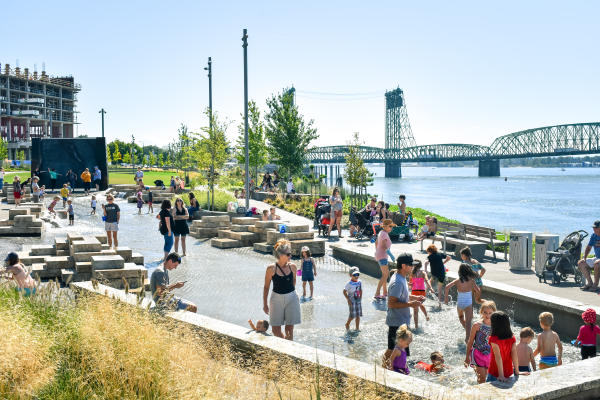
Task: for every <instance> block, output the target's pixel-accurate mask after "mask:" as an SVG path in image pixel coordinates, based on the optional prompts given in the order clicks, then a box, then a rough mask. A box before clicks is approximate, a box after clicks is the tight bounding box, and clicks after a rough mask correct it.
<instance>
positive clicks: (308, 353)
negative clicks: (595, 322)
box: [71, 282, 600, 400]
mask: <svg viewBox="0 0 600 400" xmlns="http://www.w3.org/2000/svg"><path fill="white" fill-rule="evenodd" d="M71 287H72V288H73V289H74V290H78V291H81V292H88V293H95V294H99V295H105V296H110V297H112V298H115V299H118V300H120V301H123V302H126V303H129V304H131V305H132V306H141V307H147V306H148V305H149V304H150V303H151V302H150V301H149V300H145V301H144V302H142V304H139V305H138V303H137V297H136V296H135V295H134V294H125V292H124V291H122V290H117V289H113V288H110V287H107V286H103V285H98V286H97V287H96V288H94V287H93V286H92V284H91V282H81V283H74V284H72V285H71ZM168 318H173V319H174V320H177V321H180V322H181V323H185V324H190V325H192V326H193V327H194V328H195V329H198V330H201V331H206V332H210V333H211V334H214V335H216V337H218V338H221V339H224V340H227V341H229V342H230V343H231V344H232V349H233V350H234V351H239V352H242V353H243V354H244V355H246V356H247V355H248V354H249V353H256V352H267V353H271V354H272V355H275V356H278V357H285V358H289V359H292V360H296V361H298V362H301V363H302V364H304V365H308V366H309V368H310V367H311V366H312V368H314V366H316V364H318V365H319V366H320V368H322V369H326V370H328V371H335V372H338V373H341V374H342V377H351V378H353V379H356V380H357V381H359V383H366V384H378V385H383V386H386V387H387V388H388V390H389V391H390V392H391V393H392V394H393V393H405V394H408V395H409V396H411V399H473V400H474V399H509V400H511V399H514V400H517V399H543V400H551V399H582V400H585V399H598V398H600V375H599V374H598V371H600V357H596V358H593V359H588V360H585V361H579V362H576V363H571V364H568V365H563V366H561V367H555V368H551V369H547V370H544V371H537V372H534V373H532V374H531V375H529V376H523V377H521V378H519V379H518V380H517V381H512V382H509V383H496V384H490V383H485V384H482V385H477V386H465V387H463V388H449V387H444V386H441V385H438V384H436V383H432V382H427V381H423V380H421V379H417V378H413V377H411V376H406V375H402V374H397V373H394V372H390V371H386V370H383V369H381V368H378V367H376V366H373V365H370V364H367V363H363V362H361V361H357V360H353V359H350V358H346V357H341V356H337V355H334V354H332V353H329V352H327V351H323V350H318V349H316V348H312V347H309V346H306V345H303V344H300V343H295V342H290V341H287V340H284V339H280V338H277V337H274V336H271V335H262V334H258V333H254V332H249V330H248V328H244V327H241V326H237V325H234V324H230V323H228V322H224V321H220V320H216V319H214V318H210V317H207V316H204V315H198V314H193V313H189V312H183V311H180V312H174V313H170V314H168Z"/></svg>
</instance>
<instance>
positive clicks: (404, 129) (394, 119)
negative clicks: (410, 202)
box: [307, 89, 600, 177]
mask: <svg viewBox="0 0 600 400" xmlns="http://www.w3.org/2000/svg"><path fill="white" fill-rule="evenodd" d="M385 96H386V127H385V130H386V140H385V148H380V147H370V146H360V152H359V153H360V155H361V158H362V159H363V160H364V162H365V163H385V176H386V177H401V176H402V170H401V165H402V162H435V161H473V160H476V161H479V176H500V159H505V158H526V157H547V156H565V155H582V154H596V153H600V122H588V123H578V124H565V125H555V126H545V127H541V128H535V129H527V130H524V131H520V132H514V133H510V134H508V135H504V136H500V137H499V138H497V139H496V140H494V141H493V142H492V144H491V145H490V146H481V145H476V144H459V143H450V144H431V145H423V146H417V145H416V143H415V140H414V137H413V135H412V130H411V128H410V122H409V120H408V115H407V113H406V106H405V101H404V93H403V92H402V90H401V89H396V90H393V91H390V92H386V94H385ZM347 153H348V146H326V147H318V148H316V149H314V150H312V151H311V152H309V154H308V155H307V158H308V161H309V162H310V163H313V164H342V163H344V162H345V158H346V154H347Z"/></svg>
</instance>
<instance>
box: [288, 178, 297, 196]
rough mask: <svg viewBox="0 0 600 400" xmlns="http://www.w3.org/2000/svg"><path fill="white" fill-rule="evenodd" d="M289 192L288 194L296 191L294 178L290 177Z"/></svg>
mask: <svg viewBox="0 0 600 400" xmlns="http://www.w3.org/2000/svg"><path fill="white" fill-rule="evenodd" d="M287 192H288V194H291V193H296V191H295V190H294V182H292V178H290V180H289V181H288V183H287Z"/></svg>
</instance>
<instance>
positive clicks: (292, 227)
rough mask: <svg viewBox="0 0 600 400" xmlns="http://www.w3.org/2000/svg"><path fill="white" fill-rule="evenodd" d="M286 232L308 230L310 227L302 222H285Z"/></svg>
mask: <svg viewBox="0 0 600 400" xmlns="http://www.w3.org/2000/svg"><path fill="white" fill-rule="evenodd" d="M284 225H285V232H286V233H297V232H308V231H309V230H310V227H309V226H308V225H302V224H284Z"/></svg>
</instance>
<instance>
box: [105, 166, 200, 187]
mask: <svg viewBox="0 0 600 400" xmlns="http://www.w3.org/2000/svg"><path fill="white" fill-rule="evenodd" d="M196 174H197V172H190V178H192V177H194V176H195V175H196ZM175 175H177V173H176V172H175V171H144V183H145V184H146V185H149V184H152V183H153V182H154V181H155V180H157V179H161V180H162V181H163V182H164V183H165V185H167V186H168V185H169V182H170V181H171V176H175ZM179 176H181V177H182V176H183V172H181V171H180V172H179ZM133 177H134V172H133V170H132V169H123V170H122V171H119V172H109V173H108V183H109V184H111V185H114V184H133V183H134V180H133Z"/></svg>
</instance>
